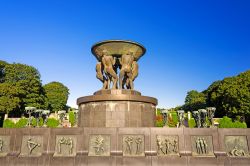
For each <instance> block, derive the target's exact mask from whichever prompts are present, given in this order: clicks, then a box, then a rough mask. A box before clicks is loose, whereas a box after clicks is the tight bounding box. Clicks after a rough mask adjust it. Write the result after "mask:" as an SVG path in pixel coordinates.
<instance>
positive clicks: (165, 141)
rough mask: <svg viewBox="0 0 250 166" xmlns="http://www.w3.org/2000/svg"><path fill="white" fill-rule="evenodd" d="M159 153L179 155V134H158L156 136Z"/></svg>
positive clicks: (161, 154)
mask: <svg viewBox="0 0 250 166" xmlns="http://www.w3.org/2000/svg"><path fill="white" fill-rule="evenodd" d="M156 145H157V155H158V156H165V155H179V152H178V151H179V141H178V136H174V135H173V136H172V135H171V136H167V135H157V136H156Z"/></svg>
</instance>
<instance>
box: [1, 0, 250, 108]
mask: <svg viewBox="0 0 250 166" xmlns="http://www.w3.org/2000/svg"><path fill="white" fill-rule="evenodd" d="M107 39H127V40H133V41H136V42H139V43H141V44H142V45H144V46H145V47H146V49H147V53H146V54H145V55H144V56H143V57H142V58H141V59H140V61H139V65H140V66H139V76H138V77H137V79H136V80H135V89H136V90H139V91H140V92H142V94H143V95H146V96H152V97H156V98H157V99H158V100H159V107H165V108H169V107H174V106H176V105H181V104H183V103H184V99H185V96H186V93H187V91H189V90H192V89H196V90H198V91H202V90H204V89H206V88H207V87H208V86H209V85H210V84H211V83H212V82H214V81H216V80H219V79H223V78H224V77H228V76H233V75H237V74H238V73H240V72H243V71H246V70H249V69H250V1H249V0H240V1H238V0H234V1H232V0H225V1H223V0H209V1H207V0H196V1H193V0H183V1H180V0H169V1H168V0H162V1H159V0H150V1H147V0H88V1H84V0H81V1H77V0H47V1H46V0H31V1H26V0H16V1H13V0H0V59H1V60H5V61H7V62H9V63H12V62H18V63H25V64H28V65H32V66H34V67H36V68H37V69H38V70H39V71H40V73H41V79H42V82H43V84H46V83H48V82H51V81H59V82H62V83H63V84H65V85H66V86H67V87H68V88H69V89H70V96H69V100H68V104H69V105H70V106H75V107H76V99H77V98H78V97H80V96H86V95H91V94H92V93H93V92H95V91H97V90H98V89H100V88H101V82H99V80H97V79H96V78H95V64H96V59H95V58H94V56H93V55H92V54H91V51H90V48H91V46H92V45H93V44H94V43H96V42H99V41H101V40H107Z"/></svg>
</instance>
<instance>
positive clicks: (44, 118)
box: [42, 110, 50, 126]
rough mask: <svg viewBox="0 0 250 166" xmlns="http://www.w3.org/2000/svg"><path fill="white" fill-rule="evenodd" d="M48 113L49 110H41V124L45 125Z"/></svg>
mask: <svg viewBox="0 0 250 166" xmlns="http://www.w3.org/2000/svg"><path fill="white" fill-rule="evenodd" d="M49 114H50V110H43V112H42V117H43V126H47V121H48V117H49Z"/></svg>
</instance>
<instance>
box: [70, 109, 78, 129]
mask: <svg viewBox="0 0 250 166" xmlns="http://www.w3.org/2000/svg"><path fill="white" fill-rule="evenodd" d="M69 122H70V124H71V127H73V126H75V124H76V117H75V114H74V112H73V111H70V112H69Z"/></svg>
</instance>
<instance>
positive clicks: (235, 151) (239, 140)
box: [225, 136, 249, 157]
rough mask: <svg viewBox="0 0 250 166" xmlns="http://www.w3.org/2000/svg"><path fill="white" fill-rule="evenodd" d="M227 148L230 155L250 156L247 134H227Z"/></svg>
mask: <svg viewBox="0 0 250 166" xmlns="http://www.w3.org/2000/svg"><path fill="white" fill-rule="evenodd" d="M225 150H226V152H227V155H228V156H230V157H248V156H249V152H248V144H247V138H246V136H225Z"/></svg>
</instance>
